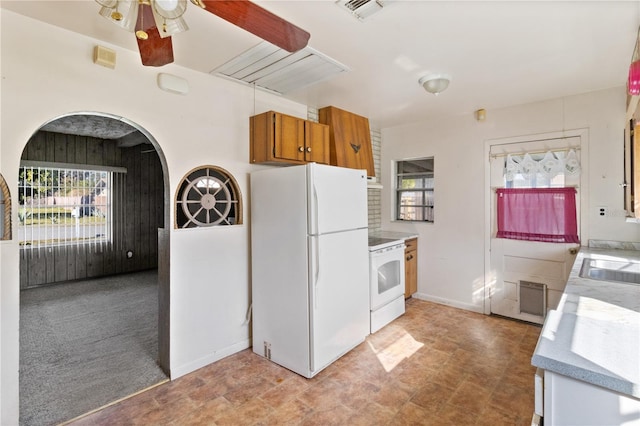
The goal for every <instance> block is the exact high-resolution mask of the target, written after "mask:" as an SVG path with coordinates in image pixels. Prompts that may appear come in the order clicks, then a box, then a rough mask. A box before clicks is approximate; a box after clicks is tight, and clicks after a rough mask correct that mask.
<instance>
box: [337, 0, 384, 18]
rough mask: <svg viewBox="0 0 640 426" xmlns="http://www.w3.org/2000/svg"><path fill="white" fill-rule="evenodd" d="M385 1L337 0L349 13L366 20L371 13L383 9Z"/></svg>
mask: <svg viewBox="0 0 640 426" xmlns="http://www.w3.org/2000/svg"><path fill="white" fill-rule="evenodd" d="M384 3H385V2H383V1H382V0H337V1H336V4H337V5H338V6H340V7H342V8H344V9H347V11H348V12H349V13H351V14H352V15H353V16H355V17H356V18H358V19H359V20H360V21H364V20H365V19H367V18H368V17H370V16H371V15H373V14H374V13H376V12H379V11H380V10H382V7H383V5H384Z"/></svg>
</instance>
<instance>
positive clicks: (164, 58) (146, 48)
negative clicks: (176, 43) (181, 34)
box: [136, 27, 173, 67]
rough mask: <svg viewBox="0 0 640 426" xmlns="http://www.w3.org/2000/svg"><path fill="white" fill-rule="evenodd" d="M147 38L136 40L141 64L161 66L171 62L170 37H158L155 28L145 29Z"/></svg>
mask: <svg viewBox="0 0 640 426" xmlns="http://www.w3.org/2000/svg"><path fill="white" fill-rule="evenodd" d="M147 34H148V35H149V38H148V39H146V40H140V39H138V38H136V40H137V41H138V49H139V50H140V58H141V59H142V65H146V66H148V67H161V66H163V65H167V64H170V63H171V62H173V44H172V43H171V37H165V38H162V37H160V33H159V32H158V29H157V28H155V27H154V28H152V29H148V30H147Z"/></svg>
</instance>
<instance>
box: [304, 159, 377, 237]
mask: <svg viewBox="0 0 640 426" xmlns="http://www.w3.org/2000/svg"><path fill="white" fill-rule="evenodd" d="M307 171H308V175H309V178H308V185H309V188H308V190H307V192H308V193H309V209H308V211H309V234H311V235H319V234H327V233H331V232H337V231H345V230H351V229H359V228H366V227H367V226H368V219H367V173H366V171H365V170H354V169H347V168H344V167H335V166H327V165H323V164H315V163H312V164H309V165H308V169H307Z"/></svg>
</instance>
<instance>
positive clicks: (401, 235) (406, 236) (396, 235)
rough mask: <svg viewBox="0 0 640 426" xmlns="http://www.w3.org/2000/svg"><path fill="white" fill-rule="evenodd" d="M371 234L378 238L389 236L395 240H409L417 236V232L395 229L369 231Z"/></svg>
mask: <svg viewBox="0 0 640 426" xmlns="http://www.w3.org/2000/svg"><path fill="white" fill-rule="evenodd" d="M369 235H371V236H375V237H380V238H390V239H397V240H410V239H411V238H418V234H412V233H410V232H396V231H382V230H377V231H371V232H370V233H369Z"/></svg>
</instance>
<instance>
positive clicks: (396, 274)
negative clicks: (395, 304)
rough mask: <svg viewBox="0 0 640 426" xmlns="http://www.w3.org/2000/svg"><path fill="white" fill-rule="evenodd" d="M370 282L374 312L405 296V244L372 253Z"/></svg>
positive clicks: (370, 257)
mask: <svg viewBox="0 0 640 426" xmlns="http://www.w3.org/2000/svg"><path fill="white" fill-rule="evenodd" d="M369 280H370V290H371V291H370V299H371V310H372V311H375V310H376V309H378V308H380V307H382V306H384V305H386V304H387V303H389V302H391V301H393V300H395V299H397V298H398V297H401V296H403V295H404V244H399V245H396V246H393V247H389V248H385V249H381V250H376V251H373V252H371V253H370V256H369Z"/></svg>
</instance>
